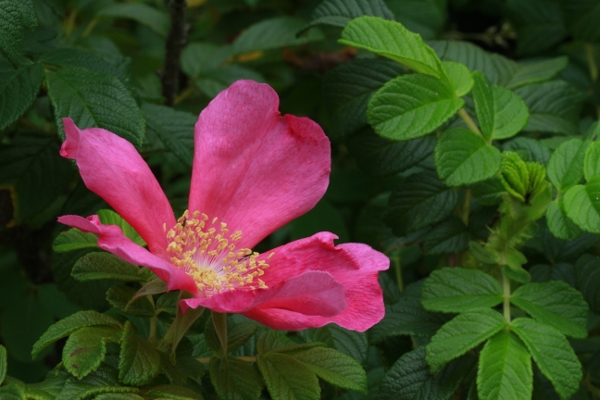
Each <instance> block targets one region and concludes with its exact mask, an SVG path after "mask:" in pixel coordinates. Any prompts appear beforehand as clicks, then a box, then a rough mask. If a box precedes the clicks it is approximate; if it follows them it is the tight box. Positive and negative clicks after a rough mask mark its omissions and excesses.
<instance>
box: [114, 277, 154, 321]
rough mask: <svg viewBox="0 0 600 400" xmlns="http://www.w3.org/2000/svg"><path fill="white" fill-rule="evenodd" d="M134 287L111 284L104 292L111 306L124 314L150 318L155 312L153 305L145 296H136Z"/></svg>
mask: <svg viewBox="0 0 600 400" xmlns="http://www.w3.org/2000/svg"><path fill="white" fill-rule="evenodd" d="M136 294H137V290H136V289H135V288H132V287H129V286H125V285H117V286H112V287H111V288H110V289H108V292H106V300H108V302H109V303H110V305H111V306H113V307H115V308H117V309H119V310H121V311H123V312H124V313H126V314H130V315H135V316H138V317H146V318H151V317H153V316H154V314H155V310H154V306H153V305H152V303H151V302H150V300H148V298H147V297H136Z"/></svg>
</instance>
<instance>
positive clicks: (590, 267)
mask: <svg viewBox="0 0 600 400" xmlns="http://www.w3.org/2000/svg"><path fill="white" fill-rule="evenodd" d="M575 272H576V274H577V275H576V276H577V288H578V289H579V290H580V291H581V293H582V294H583V298H584V299H585V301H586V302H587V303H588V304H589V305H590V309H591V310H592V311H593V312H594V313H595V314H600V291H598V288H599V287H600V260H598V258H596V257H594V256H591V255H589V254H585V255H583V256H582V257H581V258H580V259H579V260H577V263H576V264H575Z"/></svg>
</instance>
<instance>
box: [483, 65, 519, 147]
mask: <svg viewBox="0 0 600 400" xmlns="http://www.w3.org/2000/svg"><path fill="white" fill-rule="evenodd" d="M473 80H474V81H475V85H474V87H473V100H474V102H475V110H476V112H477V119H478V121H479V127H480V128H481V132H482V133H483V135H484V136H485V138H486V139H488V140H490V139H508V138H510V137H512V136H514V135H516V134H517V133H519V131H520V130H521V129H523V127H524V126H525V125H526V124H527V119H528V118H529V111H528V110H527V106H526V105H525V102H524V101H523V100H522V99H521V98H520V97H519V96H517V95H516V94H514V93H513V92H511V91H510V90H508V89H505V88H503V87H501V86H497V85H491V84H490V82H489V80H488V78H487V77H486V76H485V75H484V74H483V73H481V72H479V71H475V72H473Z"/></svg>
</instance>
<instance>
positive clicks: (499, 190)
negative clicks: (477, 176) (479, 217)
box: [471, 176, 506, 206]
mask: <svg viewBox="0 0 600 400" xmlns="http://www.w3.org/2000/svg"><path fill="white" fill-rule="evenodd" d="M471 189H472V190H473V197H474V198H475V200H477V201H478V202H479V203H481V204H483V205H484V206H493V205H496V204H498V203H500V202H501V201H502V195H503V194H504V193H505V192H506V189H504V186H503V185H502V181H501V180H500V178H498V177H497V176H494V177H492V178H490V179H487V180H485V181H482V182H478V183H476V184H475V185H473V187H472V188H471Z"/></svg>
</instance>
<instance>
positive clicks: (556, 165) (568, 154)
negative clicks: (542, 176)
mask: <svg viewBox="0 0 600 400" xmlns="http://www.w3.org/2000/svg"><path fill="white" fill-rule="evenodd" d="M589 145H590V142H589V141H583V140H581V139H572V140H569V141H568V142H564V143H563V144H561V145H560V146H558V148H557V149H556V150H555V151H554V153H552V157H550V161H548V178H549V179H550V182H552V184H553V185H554V186H555V187H556V188H558V190H559V191H560V192H561V193H565V192H566V191H567V190H569V188H571V187H573V186H574V185H577V184H578V183H579V182H580V181H581V179H582V178H583V164H584V155H585V159H586V160H587V151H586V150H587V149H588V146H589Z"/></svg>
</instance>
